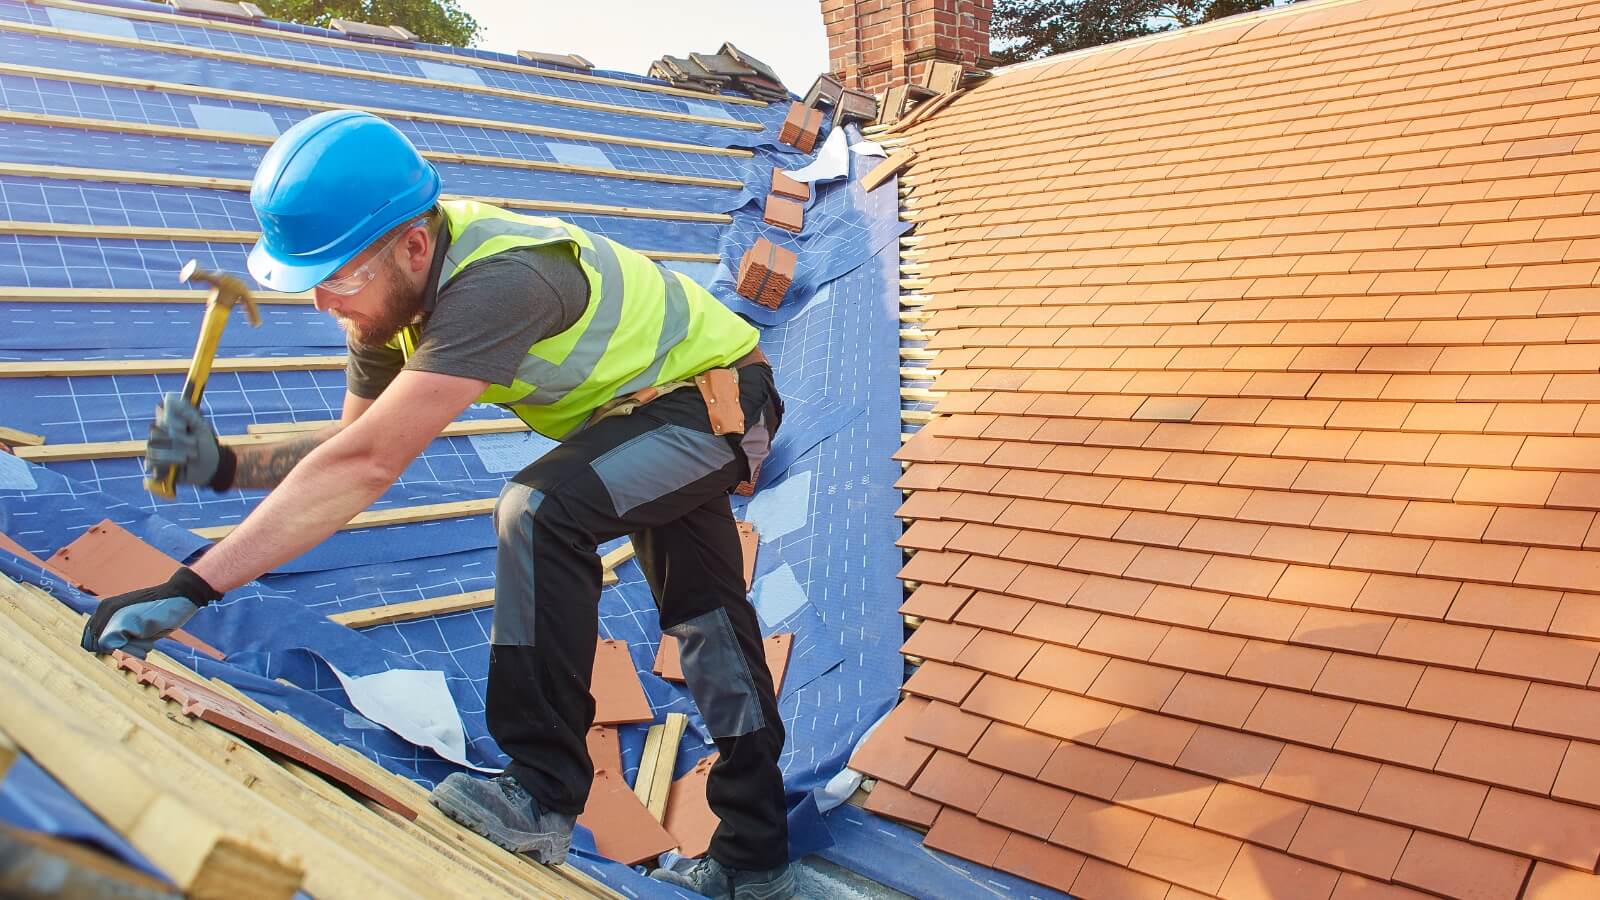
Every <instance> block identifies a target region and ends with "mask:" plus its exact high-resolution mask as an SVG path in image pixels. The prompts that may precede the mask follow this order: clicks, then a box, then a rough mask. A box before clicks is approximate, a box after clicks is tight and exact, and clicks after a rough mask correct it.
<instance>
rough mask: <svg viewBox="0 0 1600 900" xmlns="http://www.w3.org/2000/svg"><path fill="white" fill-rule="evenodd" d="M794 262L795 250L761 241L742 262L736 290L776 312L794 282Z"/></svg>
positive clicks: (735, 285) (757, 241)
mask: <svg viewBox="0 0 1600 900" xmlns="http://www.w3.org/2000/svg"><path fill="white" fill-rule="evenodd" d="M795 261H796V257H795V254H794V251H793V250H790V249H789V248H787V247H779V246H778V245H777V244H774V243H772V242H771V241H769V240H767V239H766V238H759V239H757V240H756V242H755V244H754V245H753V246H751V247H750V249H749V250H746V251H745V252H744V257H743V258H742V259H740V260H739V276H738V278H737V279H735V281H734V290H736V291H738V292H739V296H741V297H744V298H746V299H749V300H754V301H755V302H757V303H759V304H761V305H762V306H765V307H767V308H768V309H777V308H778V304H780V303H782V302H783V295H784V294H786V293H788V291H789V284H790V283H791V282H792V281H793V280H794V265H795Z"/></svg>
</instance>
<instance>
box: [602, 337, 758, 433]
mask: <svg viewBox="0 0 1600 900" xmlns="http://www.w3.org/2000/svg"><path fill="white" fill-rule="evenodd" d="M757 363H761V364H764V365H770V363H768V362H767V354H765V353H763V352H761V348H760V347H756V348H755V349H754V350H751V351H750V352H749V353H746V354H745V355H744V356H741V357H739V358H738V359H736V360H734V361H733V364H732V365H729V366H726V367H721V368H715V369H707V370H705V371H704V372H701V373H700V374H699V375H696V376H694V378H692V379H686V380H684V381H669V382H667V383H666V384H658V385H656V386H655V387H647V388H644V389H643V390H638V391H634V392H633V393H631V394H626V395H624V396H621V397H618V398H616V399H615V400H612V401H611V402H609V403H607V404H605V405H604V406H602V407H600V408H599V409H597V410H595V411H594V415H592V416H590V417H589V424H590V425H593V424H594V423H596V422H598V421H600V420H601V419H608V418H610V417H612V416H625V415H628V414H629V413H631V412H633V411H634V410H636V409H638V408H639V407H641V406H644V405H645V404H646V403H650V402H651V401H653V400H655V399H656V398H658V397H661V396H663V395H665V394H670V393H672V392H673V391H676V390H681V389H683V388H686V387H694V388H699V389H700V396H701V397H702V398H703V399H704V400H705V401H706V413H707V414H708V415H709V416H710V417H711V433H712V434H716V435H724V434H743V433H744V407H743V406H742V405H740V403H739V372H738V370H739V369H742V368H744V367H745V366H753V365H755V364H757Z"/></svg>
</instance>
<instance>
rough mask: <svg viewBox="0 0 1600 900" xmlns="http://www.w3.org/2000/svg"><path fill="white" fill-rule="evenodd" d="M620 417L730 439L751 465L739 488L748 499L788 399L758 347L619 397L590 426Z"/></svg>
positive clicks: (735, 448)
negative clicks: (726, 363)
mask: <svg viewBox="0 0 1600 900" xmlns="http://www.w3.org/2000/svg"><path fill="white" fill-rule="evenodd" d="M690 388H693V389H694V390H690ZM617 416H641V417H643V418H645V419H647V420H652V421H657V422H660V423H662V424H672V425H678V426H687V427H690V428H694V429H695V430H697V431H704V432H708V433H710V434H712V435H715V436H718V437H721V438H724V439H725V440H726V441H727V443H728V445H729V446H730V447H731V448H732V449H733V450H734V451H735V452H736V453H737V454H738V456H739V458H740V459H741V460H742V461H743V462H744V463H745V466H746V470H747V471H746V474H745V478H744V479H743V480H742V481H741V482H740V483H739V484H738V485H737V486H736V487H737V489H738V491H739V493H741V494H746V495H748V494H750V493H751V492H753V490H754V486H755V484H756V482H757V480H758V479H759V478H760V474H761V466H762V464H763V463H764V462H765V461H766V458H767V456H768V454H769V453H770V451H771V448H772V440H773V438H774V437H775V436H776V434H777V432H778V426H779V425H780V424H781V423H782V421H783V400H782V398H781V397H779V395H778V389H777V384H776V382H775V381H774V379H773V375H772V366H771V365H770V364H769V363H768V361H767V356H766V354H765V353H763V352H762V351H761V348H760V347H756V348H755V349H754V350H751V351H750V352H749V353H748V354H746V355H745V356H743V357H742V358H740V359H739V360H737V361H736V362H734V363H733V364H732V365H730V366H727V367H719V368H713V369H708V370H706V371H705V372H702V373H701V374H699V375H696V376H694V377H693V378H692V379H686V380H684V381H679V382H672V383H669V384H664V385H659V386H657V387H652V388H646V389H645V390H642V391H638V392H636V393H634V394H630V395H628V396H626V397H619V398H618V399H616V400H614V401H612V402H611V403H608V404H606V405H605V406H602V407H601V408H600V409H598V410H596V411H595V414H594V416H592V417H591V418H590V420H589V423H588V425H587V426H585V427H586V428H593V427H594V426H596V425H598V424H599V423H600V422H602V421H605V420H607V419H612V418H615V417H617Z"/></svg>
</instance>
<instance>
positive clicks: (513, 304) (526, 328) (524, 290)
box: [345, 241, 589, 400]
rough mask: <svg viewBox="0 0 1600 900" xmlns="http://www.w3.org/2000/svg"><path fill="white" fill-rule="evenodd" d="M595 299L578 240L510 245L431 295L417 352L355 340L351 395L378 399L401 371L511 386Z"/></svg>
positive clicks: (432, 278) (349, 367) (348, 371)
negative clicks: (535, 349)
mask: <svg viewBox="0 0 1600 900" xmlns="http://www.w3.org/2000/svg"><path fill="white" fill-rule="evenodd" d="M447 249H448V244H447V243H445V242H442V241H441V242H440V246H439V249H438V251H437V253H436V254H435V256H434V268H433V272H431V273H430V274H429V284H430V285H432V284H435V283H437V280H438V271H439V267H440V266H441V265H442V263H443V259H444V253H445V251H446V250H447ZM429 290H430V291H431V290H432V288H431V287H430V288H429ZM588 303H589V280H588V278H587V277H586V276H585V275H584V274H583V269H582V268H580V267H579V265H578V260H577V257H575V256H574V255H573V252H572V245H570V244H553V245H550V246H545V247H530V248H528V249H524V250H511V251H507V252H505V253H497V254H495V255H494V256H490V257H488V258H486V259H480V260H478V261H477V262H475V263H472V264H471V265H469V266H467V267H466V268H464V269H462V270H461V271H460V272H459V273H457V275H456V277H454V278H452V279H450V283H449V284H446V285H445V286H444V289H443V290H441V291H439V293H438V296H437V297H429V298H426V299H425V301H424V304H423V310H424V312H423V315H424V318H423V320H422V324H421V326H420V329H419V330H420V335H419V338H418V341H417V351H416V353H414V354H412V356H411V358H410V359H409V360H408V359H406V358H405V356H404V355H403V354H401V352H400V351H399V350H394V349H391V348H388V347H365V346H362V345H360V344H357V343H355V342H354V341H351V342H349V343H348V347H349V351H350V355H349V358H348V360H347V361H346V364H345V384H346V386H347V387H348V388H349V390H350V393H352V394H355V395H356V396H357V397H361V398H363V399H367V400H375V399H377V397H378V395H379V394H381V393H383V389H384V388H386V387H388V386H389V383H390V382H392V381H394V378H395V376H396V375H398V374H399V373H400V370H401V369H415V370H418V371H422V372H437V373H439V374H441V375H456V376H460V377H462V378H476V379H479V380H481V381H487V382H489V383H490V384H499V385H509V384H510V383H511V380H512V378H513V376H514V375H515V374H516V371H517V366H518V365H519V364H521V362H522V360H523V359H524V358H526V357H527V355H528V348H529V347H532V346H533V345H534V344H536V343H538V342H539V341H542V340H544V339H545V338H547V337H550V336H551V335H555V334H560V333H561V332H563V331H566V330H567V329H568V328H571V327H572V326H573V325H575V324H576V323H577V321H578V319H579V318H581V317H582V316H583V311H584V309H585V307H587V306H588Z"/></svg>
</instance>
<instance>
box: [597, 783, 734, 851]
mask: <svg viewBox="0 0 1600 900" xmlns="http://www.w3.org/2000/svg"><path fill="white" fill-rule="evenodd" d="M668 815H669V816H670V815H671V806H670V805H669V806H668ZM578 824H579V825H582V826H583V827H585V828H587V829H589V830H590V831H592V832H594V845H595V849H596V850H598V851H599V852H600V855H601V856H604V857H606V858H607V859H614V860H616V861H617V862H620V863H624V864H626V865H630V866H635V865H639V864H641V863H645V862H653V861H654V860H655V858H656V857H658V856H660V855H661V854H663V853H665V852H667V851H668V850H671V849H672V848H673V847H676V846H678V844H679V841H678V839H677V838H675V837H674V836H673V835H671V834H669V833H667V830H666V829H665V828H663V827H661V823H659V822H657V821H656V820H655V818H654V817H653V816H651V815H650V810H648V809H645V806H644V804H643V803H640V802H639V798H638V797H637V796H635V795H634V793H633V789H632V788H630V787H628V783H627V782H626V781H624V780H623V778H622V773H621V772H618V771H616V770H613V769H599V768H597V769H596V770H595V773H594V785H593V786H592V787H591V788H589V799H588V803H587V804H586V805H585V806H584V808H583V815H581V816H579V817H578ZM709 840H710V839H709V838H707V841H709Z"/></svg>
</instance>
